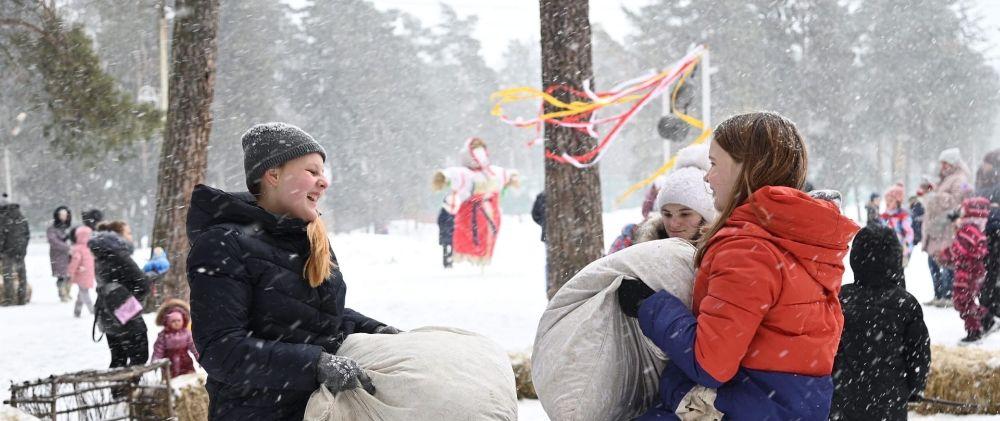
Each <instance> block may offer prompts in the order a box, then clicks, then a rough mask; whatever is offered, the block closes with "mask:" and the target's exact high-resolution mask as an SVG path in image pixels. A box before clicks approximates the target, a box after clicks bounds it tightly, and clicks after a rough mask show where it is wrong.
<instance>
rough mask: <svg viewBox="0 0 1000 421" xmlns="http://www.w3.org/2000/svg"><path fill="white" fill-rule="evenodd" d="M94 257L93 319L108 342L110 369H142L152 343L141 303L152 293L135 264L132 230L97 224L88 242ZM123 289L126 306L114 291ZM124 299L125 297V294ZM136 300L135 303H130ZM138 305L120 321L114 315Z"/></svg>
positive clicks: (117, 223)
mask: <svg viewBox="0 0 1000 421" xmlns="http://www.w3.org/2000/svg"><path fill="white" fill-rule="evenodd" d="M87 246H88V247H90V251H91V253H93V254H94V263H95V266H96V267H95V269H96V270H95V274H96V275H97V302H96V303H94V308H95V310H96V312H95V315H94V319H95V323H97V324H98V325H99V326H100V328H101V331H102V332H104V334H105V335H106V336H107V338H108V350H109V351H111V364H110V366H109V367H110V368H116V367H127V366H133V365H142V364H145V363H146V361H147V360H149V341H148V339H147V336H146V322H145V321H143V320H142V307H141V305H140V304H139V303H141V302H142V301H143V300H144V299H145V298H146V294H148V293H149V280H148V279H147V278H146V274H145V273H143V272H142V270H141V269H139V265H137V264H136V263H135V260H132V253H133V252H134V251H135V249H134V246H133V245H132V229H131V228H130V227H129V226H128V224H126V223H125V222H122V221H108V222H103V223H101V224H98V226H97V232H96V233H95V234H94V236H93V237H91V239H90V241H88V242H87ZM118 286H121V287H124V291H126V292H127V294H128V295H125V297H126V303H124V304H120V303H121V302H122V301H123V300H121V299H120V298H119V295H118V294H114V293H113V292H114V290H115V289H117V290H121V288H118ZM123 295H124V294H123ZM129 296H131V297H133V298H135V300H131V299H127V297H129ZM129 303H131V305H133V306H134V305H138V306H139V308H138V309H136V310H138V312H135V310H133V311H131V312H129V316H130V317H127V318H126V319H125V320H121V319H120V318H119V316H118V315H116V314H115V312H116V311H117V310H118V309H120V308H121V307H122V306H128V305H130V304H129Z"/></svg>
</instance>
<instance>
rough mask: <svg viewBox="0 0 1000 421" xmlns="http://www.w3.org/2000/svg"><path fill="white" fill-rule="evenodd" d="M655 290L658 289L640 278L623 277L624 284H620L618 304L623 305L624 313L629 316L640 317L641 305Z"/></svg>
mask: <svg viewBox="0 0 1000 421" xmlns="http://www.w3.org/2000/svg"><path fill="white" fill-rule="evenodd" d="M654 292H656V291H653V289H652V288H650V287H649V286H647V285H646V284H645V283H644V282H642V281H640V280H638V279H628V278H625V279H622V284H621V285H620V286H618V304H619V305H621V308H622V313H625V315H626V316H628V317H639V306H641V305H642V301H643V300H645V299H647V298H649V296H650V295H653V293H654Z"/></svg>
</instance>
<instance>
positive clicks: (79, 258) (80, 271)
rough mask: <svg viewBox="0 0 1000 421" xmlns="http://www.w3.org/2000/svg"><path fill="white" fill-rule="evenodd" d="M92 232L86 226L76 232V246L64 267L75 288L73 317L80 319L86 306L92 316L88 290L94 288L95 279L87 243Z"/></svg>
mask: <svg viewBox="0 0 1000 421" xmlns="http://www.w3.org/2000/svg"><path fill="white" fill-rule="evenodd" d="M91 234H92V231H91V230H90V227H88V226H86V225H85V226H82V227H80V228H77V230H76V238H77V239H78V241H77V243H76V244H73V248H72V250H71V251H70V259H69V264H67V266H66V273H68V274H69V281H70V283H72V284H75V285H76V287H77V293H76V304H75V305H73V317H80V313H81V312H82V311H83V306H84V305H86V306H87V311H89V312H90V314H94V303H93V301H91V299H90V290H91V289H93V288H94V280H95V278H96V276H97V275H96V273H95V263H94V253H92V252H91V251H90V247H88V246H87V242H88V241H90V236H91Z"/></svg>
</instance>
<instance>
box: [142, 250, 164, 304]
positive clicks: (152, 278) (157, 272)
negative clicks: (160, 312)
mask: <svg viewBox="0 0 1000 421" xmlns="http://www.w3.org/2000/svg"><path fill="white" fill-rule="evenodd" d="M168 270H170V261H169V260H167V253H166V252H165V251H164V250H163V247H153V254H152V257H150V259H149V261H148V262H146V264H145V265H143V267H142V271H143V272H144V273H145V274H146V277H147V278H149V295H147V296H146V302H145V303H143V307H144V308H156V307H158V306H159V305H160V302H161V301H162V300H163V298H162V297H161V294H162V291H161V288H160V281H161V280H162V279H163V275H165V274H166V273H167V271H168Z"/></svg>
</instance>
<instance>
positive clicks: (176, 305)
mask: <svg viewBox="0 0 1000 421" xmlns="http://www.w3.org/2000/svg"><path fill="white" fill-rule="evenodd" d="M156 325H157V326H163V330H161V331H160V334H159V335H157V337H156V343H154V344H153V359H154V360H157V359H160V358H166V359H169V360H170V377H177V376H180V375H183V374H189V373H194V361H193V360H192V359H191V355H192V354H193V355H194V358H195V359H198V358H199V355H198V350H197V349H195V346H194V339H193V338H192V337H191V310H190V306H189V305H188V303H186V302H184V301H182V300H177V299H173V300H170V301H167V302H166V303H163V305H162V306H160V311H159V312H158V313H157V314H156Z"/></svg>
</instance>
